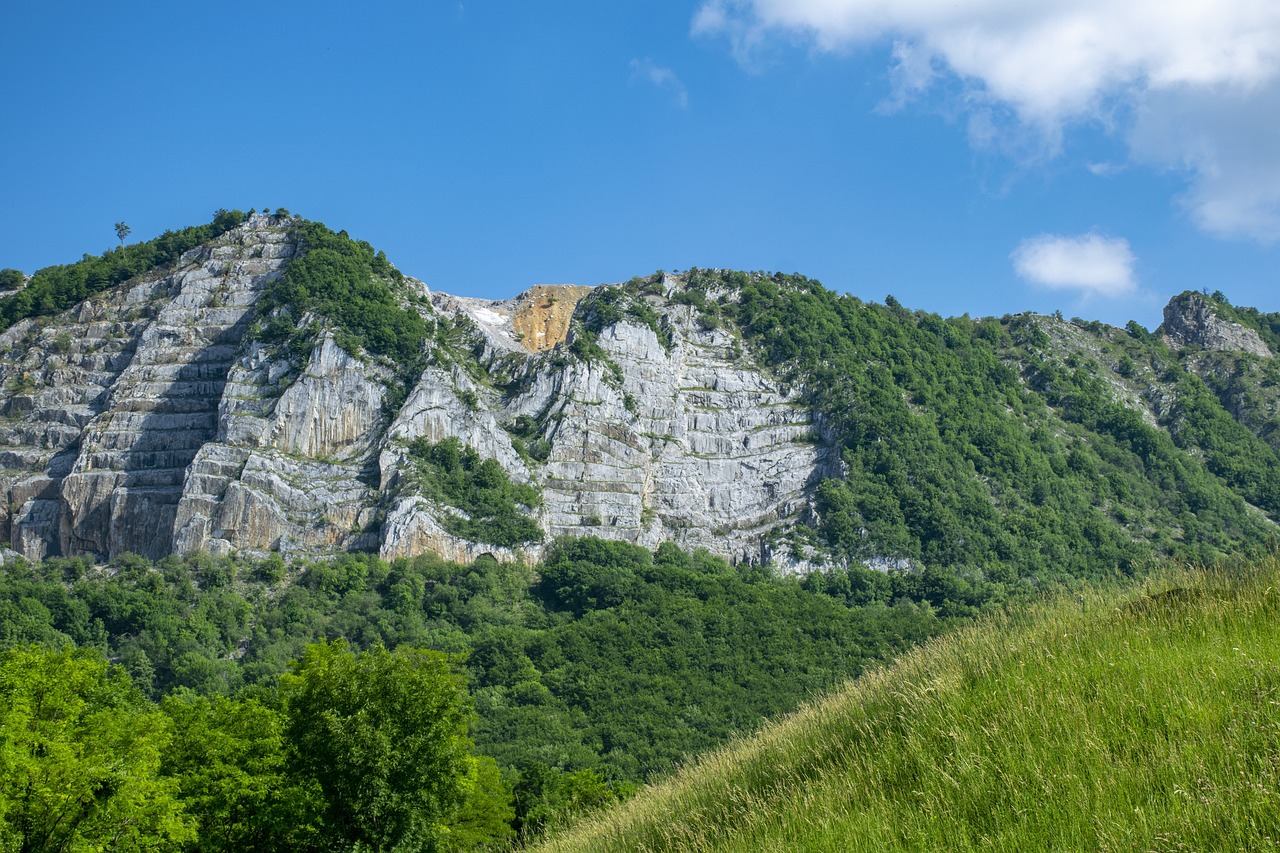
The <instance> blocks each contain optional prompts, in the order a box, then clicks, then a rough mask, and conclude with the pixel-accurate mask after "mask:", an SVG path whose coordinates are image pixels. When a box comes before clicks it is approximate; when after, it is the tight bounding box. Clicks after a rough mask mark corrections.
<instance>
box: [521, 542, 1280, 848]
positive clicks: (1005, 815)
mask: <svg viewBox="0 0 1280 853" xmlns="http://www.w3.org/2000/svg"><path fill="white" fill-rule="evenodd" d="M1277 589H1280V560H1278V559H1277V558H1275V557H1274V556H1273V557H1270V558H1267V559H1266V560H1264V561H1262V562H1261V563H1259V564H1257V565H1253V566H1240V565H1233V566H1230V567H1227V568H1224V569H1222V570H1219V571H1214V572H1203V571H1187V572H1183V573H1179V574H1175V575H1166V576H1164V577H1161V578H1160V579H1158V580H1154V579H1153V580H1151V581H1150V582H1148V583H1147V584H1146V585H1145V586H1144V587H1143V588H1142V589H1141V590H1137V591H1135V590H1132V589H1128V590H1121V591H1112V592H1105V593H1089V594H1085V595H1083V596H1065V597H1060V598H1058V599H1057V600H1056V601H1055V602H1054V603H1051V604H1048V605H1044V606H1040V607H1036V608H1033V609H1032V610H1030V611H1029V612H1024V611H1018V612H1017V613H1016V614H1015V615H1013V616H1003V617H992V618H989V619H986V620H984V621H982V622H981V623H980V624H978V625H976V626H973V627H970V628H965V629H962V630H961V631H959V632H956V633H953V634H951V635H949V636H947V637H945V638H942V639H939V640H935V641H933V642H931V643H930V644H928V645H926V646H925V647H923V648H921V649H919V650H917V651H914V652H911V653H909V654H907V655H905V656H903V657H902V658H901V659H899V661H898V662H896V663H894V664H892V665H890V666H888V667H886V668H884V669H882V670H879V671H876V672H874V673H870V674H868V675H866V676H863V677H862V678H860V679H859V680H857V681H856V682H853V683H851V684H850V685H849V686H847V687H846V688H844V689H843V690H841V691H839V692H837V693H836V694H834V695H832V696H830V697H829V698H826V699H822V700H820V701H818V702H816V703H814V704H813V705H811V706H809V707H807V708H805V709H803V710H801V711H799V712H797V713H796V714H794V715H792V716H790V717H787V718H783V719H781V720H779V721H778V722H776V723H774V724H772V725H770V726H767V727H766V728H765V729H764V730H762V731H761V732H760V733H758V734H756V735H754V736H752V737H750V738H747V739H744V740H742V741H740V742H738V743H734V744H732V745H730V746H728V747H726V748H724V749H722V750H720V751H718V752H716V753H714V754H711V755H708V756H705V757H703V758H702V759H700V760H699V761H697V762H696V763H694V764H692V765H691V766H689V767H687V768H685V769H684V770H682V771H680V772H679V773H677V774H676V775H675V776H674V777H673V778H671V779H670V780H669V781H667V782H664V783H662V784H659V785H656V786H654V787H652V788H649V789H646V790H645V791H643V792H641V794H640V795H639V796H638V797H637V798H636V799H634V800H633V801H631V802H628V803H626V804H624V805H622V806H620V807H617V808H616V809H615V810H613V811H611V812H608V813H606V814H604V815H602V816H600V817H599V818H598V819H597V820H596V821H590V820H588V821H584V822H583V823H582V824H581V825H579V826H578V827H576V828H574V829H571V830H568V831H564V832H562V833H561V834H559V835H557V836H555V837H554V838H553V840H552V841H550V842H548V843H546V844H545V845H544V846H542V847H540V848H538V849H541V850H546V851H553V850H564V851H569V850H572V851H605V850H610V851H615V850H617V851H621V850H644V851H663V850H671V851H676V850H680V851H695V850H696V851H712V850H725V851H728V850H738V851H781V850H830V851H837V850H839V851H847V850H868V851H871V850H876V851H879V850H979V849H981V850H992V849H995V850H1135V851H1136V850H1141V851H1149V850H1158V851H1174V850H1274V849H1276V848H1277V847H1280V808H1278V806H1280V759H1278V757H1277V756H1280V667H1278V666H1277V664H1276V661H1277V660H1280V621H1278V620H1277V617H1278V616H1280V595H1278V594H1277Z"/></svg>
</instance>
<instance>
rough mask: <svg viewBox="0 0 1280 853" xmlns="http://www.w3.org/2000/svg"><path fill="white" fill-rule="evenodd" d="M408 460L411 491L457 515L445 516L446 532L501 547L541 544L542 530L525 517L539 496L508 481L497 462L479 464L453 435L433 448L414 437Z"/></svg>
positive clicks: (532, 489) (532, 488)
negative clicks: (410, 460) (410, 469)
mask: <svg viewBox="0 0 1280 853" xmlns="http://www.w3.org/2000/svg"><path fill="white" fill-rule="evenodd" d="M409 456H410V458H411V459H412V460H413V463H414V466H415V471H414V483H415V486H416V488H417V490H418V491H419V492H420V493H421V494H422V495H423V496H425V497H427V498H430V499H431V500H434V501H437V502H439V503H442V504H445V505H446V506H450V507H454V508H455V509H458V510H461V511H462V514H461V515H459V514H456V513H450V514H448V515H447V516H446V517H445V519H444V527H445V529H446V530H448V531H449V532H450V533H452V534H454V535H455V536H459V537H461V538H463V539H469V540H471V541H472V542H486V543H488V544H490V545H499V546H502V547H505V548H515V547H519V546H520V545H524V544H527V543H530V542H541V541H542V530H541V529H540V528H539V527H538V525H537V522H535V521H534V520H533V519H532V518H530V517H529V516H528V512H529V511H530V510H532V509H535V508H537V507H539V506H541V505H542V495H541V494H540V493H539V491H538V489H537V487H535V486H530V485H524V484H522V483H515V482H512V480H511V478H510V476H508V474H507V472H506V470H505V469H504V468H503V467H502V464H501V463H500V462H498V460H496V459H484V460H481V459H480V456H479V454H478V453H476V451H475V450H474V449H473V448H471V447H468V446H466V445H464V444H463V443H462V442H460V441H458V439H457V438H454V437H453V436H450V437H449V438H446V439H445V440H444V441H441V442H439V443H437V444H432V443H431V442H429V441H427V440H426V439H423V438H417V439H414V440H413V442H411V443H410V444H409Z"/></svg>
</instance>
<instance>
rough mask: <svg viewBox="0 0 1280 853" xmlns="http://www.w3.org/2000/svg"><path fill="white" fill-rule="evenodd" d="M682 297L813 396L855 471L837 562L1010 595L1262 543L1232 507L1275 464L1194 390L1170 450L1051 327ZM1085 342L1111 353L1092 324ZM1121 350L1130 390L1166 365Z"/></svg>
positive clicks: (757, 293)
mask: <svg viewBox="0 0 1280 853" xmlns="http://www.w3.org/2000/svg"><path fill="white" fill-rule="evenodd" d="M684 294H685V295H684V297H682V298H683V299H684V300H686V301H689V302H690V303H691V304H696V305H699V306H700V307H699V311H700V312H701V313H702V314H704V315H707V316H712V317H717V318H720V319H721V320H723V321H728V322H731V323H732V324H733V325H734V326H735V327H736V328H738V329H739V330H740V331H741V333H742V336H743V338H744V340H745V341H746V343H747V344H748V345H749V346H750V347H751V348H752V349H753V350H754V352H755V353H756V354H757V356H758V357H759V358H760V359H761V361H763V362H764V364H765V365H766V366H768V367H770V368H772V369H774V370H776V371H777V372H778V373H780V374H781V375H782V377H783V378H784V379H786V380H788V381H791V382H794V383H795V384H796V385H797V386H798V387H801V388H804V389H806V391H807V393H808V396H809V404H810V405H811V406H812V408H813V409H814V411H815V413H816V414H817V415H818V416H819V417H820V418H821V421H822V423H823V424H824V425H825V426H826V427H827V429H828V431H829V434H830V436H831V437H832V438H833V439H834V441H835V443H836V447H837V448H838V449H839V452H840V455H841V457H842V461H843V462H844V464H845V467H846V469H847V472H848V473H847V475H846V476H844V477H841V478H839V479H831V480H827V481H825V482H823V483H822V484H820V486H819V487H818V489H817V493H816V498H817V508H818V518H819V519H820V520H819V522H818V532H819V533H820V534H821V536H822V539H823V541H824V542H825V545H826V547H827V548H828V549H829V550H830V551H831V552H833V553H834V554H835V555H836V556H837V557H838V558H839V559H840V560H841V561H844V562H847V563H849V564H852V563H855V562H857V561H859V560H862V559H868V558H874V557H883V556H889V557H896V558H900V559H904V560H908V561H913V562H916V563H918V564H923V565H924V566H925V567H930V566H946V567H949V568H951V569H952V570H953V571H954V572H955V574H956V575H957V576H958V577H961V578H970V579H977V580H979V581H980V580H982V579H984V578H987V579H998V580H999V581H1000V582H1001V583H1007V582H1008V581H1011V580H1016V579H1018V578H1019V577H1033V578H1038V579H1041V580H1051V579H1061V578H1067V577H1082V576H1084V577H1099V576H1103V575H1106V574H1109V573H1113V572H1117V571H1120V572H1134V571H1136V570H1137V567H1138V566H1140V565H1141V564H1142V563H1143V562H1144V561H1145V560H1147V559H1149V558H1150V557H1151V556H1152V555H1156V554H1175V555H1182V556H1188V557H1197V558H1199V557H1203V558H1207V559H1212V558H1213V557H1214V556H1215V555H1216V554H1219V553H1222V552H1226V551H1231V550H1235V549H1238V548H1241V547H1244V548H1258V547H1261V545H1262V544H1263V543H1264V542H1265V541H1266V539H1267V537H1268V535H1269V531H1268V527H1267V526H1266V525H1265V523H1264V522H1262V521H1261V520H1260V519H1258V518H1256V516H1253V515H1251V514H1250V511H1249V510H1248V508H1247V507H1246V505H1245V503H1244V501H1242V500H1241V497H1244V498H1245V499H1246V500H1248V501H1250V502H1253V503H1255V504H1257V505H1259V506H1263V507H1264V508H1268V509H1269V508H1270V507H1271V506H1273V505H1274V503H1273V502H1274V499H1275V494H1276V493H1275V490H1274V486H1273V483H1274V482H1275V474H1273V473H1272V472H1273V471H1274V470H1277V466H1278V465H1280V460H1278V459H1277V457H1276V455H1275V453H1274V452H1271V451H1270V449H1269V448H1267V447H1265V445H1264V444H1263V443H1262V442H1260V441H1258V440H1257V439H1253V438H1251V437H1250V436H1249V435H1248V434H1247V430H1245V429H1244V428H1243V427H1240V426H1239V425H1238V424H1235V423H1234V422H1233V421H1232V420H1231V418H1230V416H1229V415H1227V414H1226V412H1225V411H1223V410H1222V409H1221V407H1220V406H1218V405H1217V404H1216V402H1215V401H1214V400H1213V399H1212V396H1211V395H1208V394H1206V393H1203V390H1202V389H1197V388H1196V387H1195V386H1196V385H1198V384H1199V383H1198V382H1196V381H1194V380H1192V379H1188V381H1187V382H1186V383H1183V385H1181V386H1179V389H1178V390H1179V392H1180V396H1179V407H1178V409H1177V412H1176V413H1175V414H1174V415H1173V417H1176V418H1177V424H1176V429H1175V438H1176V443H1175V441H1171V440H1170V438H1169V436H1168V435H1167V434H1165V433H1163V432H1162V431H1161V430H1159V429H1156V428H1154V427H1152V426H1150V425H1149V424H1147V423H1146V422H1145V421H1143V419H1142V418H1141V417H1140V416H1139V415H1138V414H1136V413H1135V412H1134V411H1132V410H1131V409H1129V408H1127V407H1125V406H1123V405H1121V404H1120V403H1118V402H1116V401H1115V399H1114V396H1113V392H1112V390H1111V388H1110V387H1109V386H1108V385H1107V384H1106V383H1105V382H1104V381H1103V380H1102V379H1101V378H1100V377H1099V376H1098V375H1096V371H1097V370H1098V369H1099V368H1097V366H1096V365H1090V364H1086V362H1085V361H1084V360H1083V359H1082V358H1078V357H1075V356H1072V357H1071V358H1069V359H1068V362H1070V363H1064V361H1063V359H1062V356H1061V354H1060V353H1059V352H1057V351H1055V350H1053V349H1052V344H1051V340H1050V337H1049V335H1048V334H1047V333H1046V331H1045V329H1044V328H1042V327H1041V323H1042V322H1046V323H1052V322H1053V321H1041V320H1038V319H1036V318H1034V317H1030V316H1027V315H1020V316H1016V317H1006V318H1004V320H1003V321H991V320H986V321H979V322H975V321H973V320H970V319H969V318H967V317H961V318H952V319H950V320H943V319H942V318H940V317H938V316H936V315H932V314H926V313H923V312H916V313H912V312H910V311H908V310H907V309H905V308H903V307H902V306H901V305H900V304H896V303H895V304H886V305H884V306H879V305H873V304H866V303H863V302H862V301H860V300H858V299H856V298H854V297H851V296H840V295H837V294H834V293H831V292H830V291H827V290H826V289H824V288H823V287H822V286H821V285H820V284H818V283H817V282H814V281H811V280H809V279H805V278H803V277H800V276H785V275H764V274H758V273H757V274H746V273H733V272H709V271H705V270H692V271H690V273H689V274H688V276H687V280H686V286H685V290H684ZM1081 328H1082V329H1084V330H1085V331H1087V332H1088V333H1089V334H1091V335H1096V336H1098V337H1099V338H1100V339H1101V340H1103V341H1106V342H1107V345H1113V342H1111V341H1110V339H1109V338H1108V336H1107V335H1108V333H1106V329H1105V327H1103V326H1101V324H1096V325H1095V326H1090V324H1083V323H1082V324H1081ZM1089 329H1092V331H1089ZM1138 331H1139V332H1140V331H1141V330H1138ZM1123 340H1124V341H1127V343H1126V344H1125V346H1126V347H1128V349H1126V350H1125V351H1124V353H1123V355H1122V357H1121V358H1120V359H1119V360H1118V362H1119V364H1120V366H1122V368H1123V369H1125V370H1127V371H1129V372H1131V373H1133V374H1134V375H1136V373H1137V371H1139V370H1140V368H1141V366H1142V365H1143V364H1148V365H1151V364H1155V365H1164V366H1166V367H1167V365H1169V364H1171V363H1172V362H1171V361H1170V355H1169V353H1168V351H1167V349H1164V347H1163V344H1161V343H1159V342H1158V341H1157V340H1155V339H1154V338H1152V337H1151V336H1149V335H1143V334H1135V331H1134V330H1130V334H1129V335H1127V336H1123ZM1164 369H1165V367H1161V370H1164ZM1184 450H1185V451H1193V452H1199V453H1203V454H1204V455H1203V460H1204V461H1203V462H1202V461H1200V460H1199V459H1198V458H1196V457H1195V456H1192V455H1190V454H1189V453H1187V452H1184ZM996 592H998V590H996ZM997 597H998V596H997ZM953 603H954V604H956V605H957V608H956V611H955V612H957V613H962V612H968V609H969V608H971V607H973V606H975V605H974V604H973V603H962V602H953ZM977 604H979V605H980V604H981V602H977Z"/></svg>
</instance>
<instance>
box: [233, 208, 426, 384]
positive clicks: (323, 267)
mask: <svg viewBox="0 0 1280 853" xmlns="http://www.w3.org/2000/svg"><path fill="white" fill-rule="evenodd" d="M292 233H293V237H294V239H296V240H297V241H298V253H297V255H296V256H295V257H294V258H293V259H292V260H291V261H290V262H289V264H288V266H287V267H285V270H284V273H283V275H281V276H280V277H279V278H278V279H276V280H275V281H274V282H273V283H272V284H271V285H270V287H268V289H267V290H266V291H265V292H264V293H263V294H262V297H261V298H260V299H259V301H258V310H259V311H260V313H261V315H262V316H263V317H264V318H268V319H267V321H266V326H265V328H264V330H263V333H262V337H263V340H266V341H267V342H276V339H279V340H284V339H286V338H289V337H291V336H293V335H294V334H295V333H296V332H297V324H298V321H299V320H300V319H301V318H302V316H303V315H304V314H306V313H308V312H311V313H314V314H316V315H318V316H319V317H321V318H323V319H325V320H327V321H329V322H330V323H332V324H333V326H334V329H335V335H337V336H338V338H339V344H340V345H341V346H342V347H343V348H344V349H347V350H348V351H351V352H353V353H358V352H359V351H360V350H361V349H363V350H365V351H366V352H368V353H370V354H372V355H376V356H383V357H385V358H387V359H388V360H390V362H391V363H393V364H394V365H396V367H397V368H398V369H399V372H400V373H401V374H403V376H404V377H405V378H416V376H417V374H418V373H419V372H420V371H421V369H422V366H423V364H424V359H425V356H426V352H425V343H426V340H427V337H428V329H427V324H426V322H425V321H424V320H423V319H422V316H421V315H420V314H418V312H417V311H415V310H414V309H413V308H411V307H407V306H405V305H403V304H402V301H401V299H400V298H399V296H398V295H397V285H399V284H400V283H401V282H402V281H403V280H404V276H403V275H402V274H401V273H400V271H399V270H397V269H395V267H393V266H391V264H390V263H389V262H388V261H387V257H386V255H385V254H384V253H382V252H375V251H374V249H373V247H372V246H370V245H369V244H368V243H366V242H364V241H363V240H352V239H351V238H350V237H348V236H347V232H345V231H340V232H338V233H336V234H335V233H334V232H333V231H330V230H329V229H328V228H326V227H325V226H324V225H323V224H322V223H320V222H308V221H306V220H301V221H299V222H298V223H297V224H296V225H294V227H293V232H292Z"/></svg>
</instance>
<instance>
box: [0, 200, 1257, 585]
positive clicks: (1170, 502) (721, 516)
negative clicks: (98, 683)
mask: <svg viewBox="0 0 1280 853" xmlns="http://www.w3.org/2000/svg"><path fill="white" fill-rule="evenodd" d="M3 283H4V287H5V288H6V290H5V291H4V292H3V293H0V318H3V322H4V324H5V326H6V328H5V330H4V331H3V332H0V387H3V388H4V396H3V398H2V399H0V492H2V493H3V495H4V497H5V498H6V499H5V500H4V501H3V503H2V505H0V541H6V540H7V541H8V543H9V547H10V548H12V549H13V550H14V551H16V552H17V553H18V554H21V555H23V556H25V557H28V558H30V559H40V558H42V557H45V556H81V555H83V556H89V557H92V558H94V559H99V560H106V559H112V558H115V557H117V556H120V555H122V554H126V553H130V552H133V553H139V554H142V555H144V556H147V557H149V558H152V559H159V558H161V557H164V556H166V555H168V554H171V553H179V554H181V553H189V552H206V553H212V554H230V553H248V554H253V555H258V556H263V555H266V554H268V553H272V552H279V553H281V554H282V555H284V556H285V557H286V558H288V557H294V556H298V557H312V556H317V555H335V554H340V553H344V552H351V551H355V552H376V553H378V554H379V555H380V556H381V557H383V558H384V559H394V558H396V557H402V556H407V557H412V556H416V555H418V554H423V553H434V554H437V555H440V556H443V557H445V558H447V559H453V560H459V561H470V560H473V559H475V558H476V557H479V556H481V555H484V554H489V555H492V556H493V557H495V558H497V559H499V560H501V561H504V562H512V561H516V562H524V563H527V564H532V563H533V562H536V561H537V560H538V559H539V558H540V557H541V556H542V555H543V554H544V553H545V551H546V549H547V547H548V546H549V545H550V543H551V542H553V541H554V540H555V539H556V538H557V537H561V536H570V537H586V536H596V537H602V538H606V539H614V540H621V541H625V542H630V543H633V544H637V545H640V546H643V547H646V548H648V549H651V550H652V549H654V548H657V547H658V546H659V545H660V544H662V543H663V542H672V543H675V544H677V545H679V546H680V547H682V548H685V549H694V548H699V547H702V548H707V549H708V550H709V551H711V552H712V553H714V554H716V555H719V556H722V557H725V558H726V559H729V560H730V561H732V562H735V563H738V562H746V563H755V564H764V563H772V564H773V565H775V566H776V567H778V568H779V569H781V570H783V571H789V572H802V573H803V572H807V571H809V570H811V569H814V568H824V567H825V568H832V567H840V568H847V567H850V566H854V565H865V566H870V567H873V568H877V569H886V568H896V569H913V570H918V569H921V568H925V569H929V568H945V569H946V570H947V571H948V572H950V573H955V574H958V575H960V576H962V577H964V578H966V579H968V580H970V581H977V582H982V581H992V582H996V583H1015V582H1018V581H1020V580H1024V579H1039V580H1051V579H1053V578H1058V577H1079V576H1100V575H1105V574H1108V573H1111V572H1115V571H1122V572H1133V571H1137V570H1139V568H1138V567H1140V566H1141V565H1142V564H1143V563H1144V562H1145V561H1146V560H1147V559H1149V558H1151V557H1156V556H1162V555H1175V556H1180V557H1188V558H1196V559H1213V558H1215V557H1216V556H1218V555H1220V554H1223V553H1237V552H1241V551H1248V550H1251V549H1257V548H1259V547H1261V546H1262V545H1263V544H1264V543H1265V542H1266V541H1267V540H1268V539H1270V538H1271V537H1272V536H1273V535H1274V532H1275V524H1276V520H1277V518H1280V455H1277V445H1278V444H1280V438H1277V435H1278V434H1280V433H1278V432H1277V430H1276V426H1277V423H1280V414H1278V413H1280V407H1278V404H1280V392H1278V391H1277V388H1278V387H1280V384H1278V383H1277V380H1278V379H1280V372H1278V368H1277V363H1276V359H1275V357H1274V355H1273V352H1274V349H1273V347H1274V343H1275V341H1276V339H1277V331H1276V330H1277V328H1280V323H1278V322H1277V317H1276V315H1269V314H1264V313H1262V312H1259V311H1257V310H1255V309H1249V308H1239V307H1233V306H1231V305H1230V304H1229V303H1228V302H1227V301H1226V298H1225V297H1223V296H1221V294H1215V295H1214V296H1212V297H1210V296H1207V295H1201V294H1194V293H1188V294H1183V295H1182V296H1180V297H1177V298H1175V299H1174V300H1173V301H1172V302H1171V303H1170V305H1169V308H1168V309H1167V311H1166V322H1165V326H1164V327H1163V328H1162V329H1160V330H1156V332H1154V333H1153V332H1148V331H1147V330H1145V329H1142V328H1141V327H1140V326H1137V324H1133V323H1131V324H1130V325H1129V326H1128V327H1127V328H1126V329H1117V328H1114V327H1110V326H1105V325H1103V324H1101V323H1096V322H1087V321H1084V320H1078V319H1073V320H1070V321H1068V320H1065V319H1063V318H1061V317H1045V316H1035V315H1030V314H1020V315H1009V316H1005V317H1002V318H998V319H997V318H989V319H978V320H975V319H970V318H968V317H959V318H950V319H943V318H941V317H938V316H937V315H933V314H929V313H926V312H921V311H914V312H913V311H910V310H907V309H906V308H904V307H903V306H901V305H899V304H898V303H897V301H896V300H894V299H893V298H892V297H888V298H887V299H886V304H883V305H881V304H876V303H871V302H864V301H862V300H860V299H858V298H855V297H853V296H847V295H843V296H842V295H839V294H835V293H833V292H831V291H829V290H826V289H825V288H823V287H822V286H821V285H820V284H819V283H817V282H815V281H812V280H809V279H806V278H804V277H803V276H795V275H778V274H764V273H739V272H726V271H708V270H689V271H686V272H682V273H657V274H654V275H650V276H647V277H643V278H635V279H632V280H631V281H629V282H626V283H622V284H617V285H602V286H600V287H596V288H585V287H572V286H568V285H547V286H539V287H534V288H532V289H530V290H529V291H527V292H525V293H523V294H521V295H520V296H518V297H516V298H514V299H512V300H507V301H500V302H495V301H488V300H480V299H471V298H460V297H453V296H449V295H447V294H443V293H439V292H435V291H432V290H429V289H428V288H427V287H426V285H424V284H423V283H422V282H419V281H417V280H415V279H413V278H411V277H408V276H405V275H403V274H402V273H400V271H398V270H397V269H395V267H394V266H392V265H391V263H390V262H389V261H388V260H387V258H386V256H385V255H384V254H383V253H381V252H378V251H376V250H375V249H374V248H373V247H372V246H370V245H369V244H368V243H365V242H362V241H357V240H353V239H352V238H350V237H349V236H348V235H347V234H346V233H345V232H337V233H335V232H333V231H331V230H330V229H328V228H326V227H324V226H323V225H321V224H319V223H314V222H307V221H306V220H302V219H299V218H297V217H293V216H291V215H289V214H287V212H283V211H277V212H276V213H274V214H271V215H267V214H253V215H246V214H243V213H239V212H237V211H231V212H227V211H220V212H219V214H218V217H217V218H215V220H214V222H213V223H211V224H210V225H207V226H199V227H196V228H188V229H185V230H183V231H179V232H169V233H166V234H165V235H162V236H161V237H160V238H157V239H156V240H153V241H150V242H147V243H139V244H134V245H130V246H122V247H120V248H119V249H116V250H112V251H110V252H107V253H105V254H104V255H102V256H101V257H90V256H86V257H85V259H83V260H82V261H79V262H76V263H74V264H68V265H65V266H59V267H50V268H48V269H45V270H39V271H37V272H36V273H35V274H34V275H33V276H30V277H27V276H24V275H22V274H19V273H17V272H15V271H12V270H5V271H4V276H3ZM1269 342H1270V343H1269ZM837 592H840V593H842V594H843V593H845V592H847V591H845V590H843V588H841V589H840V590H837Z"/></svg>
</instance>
